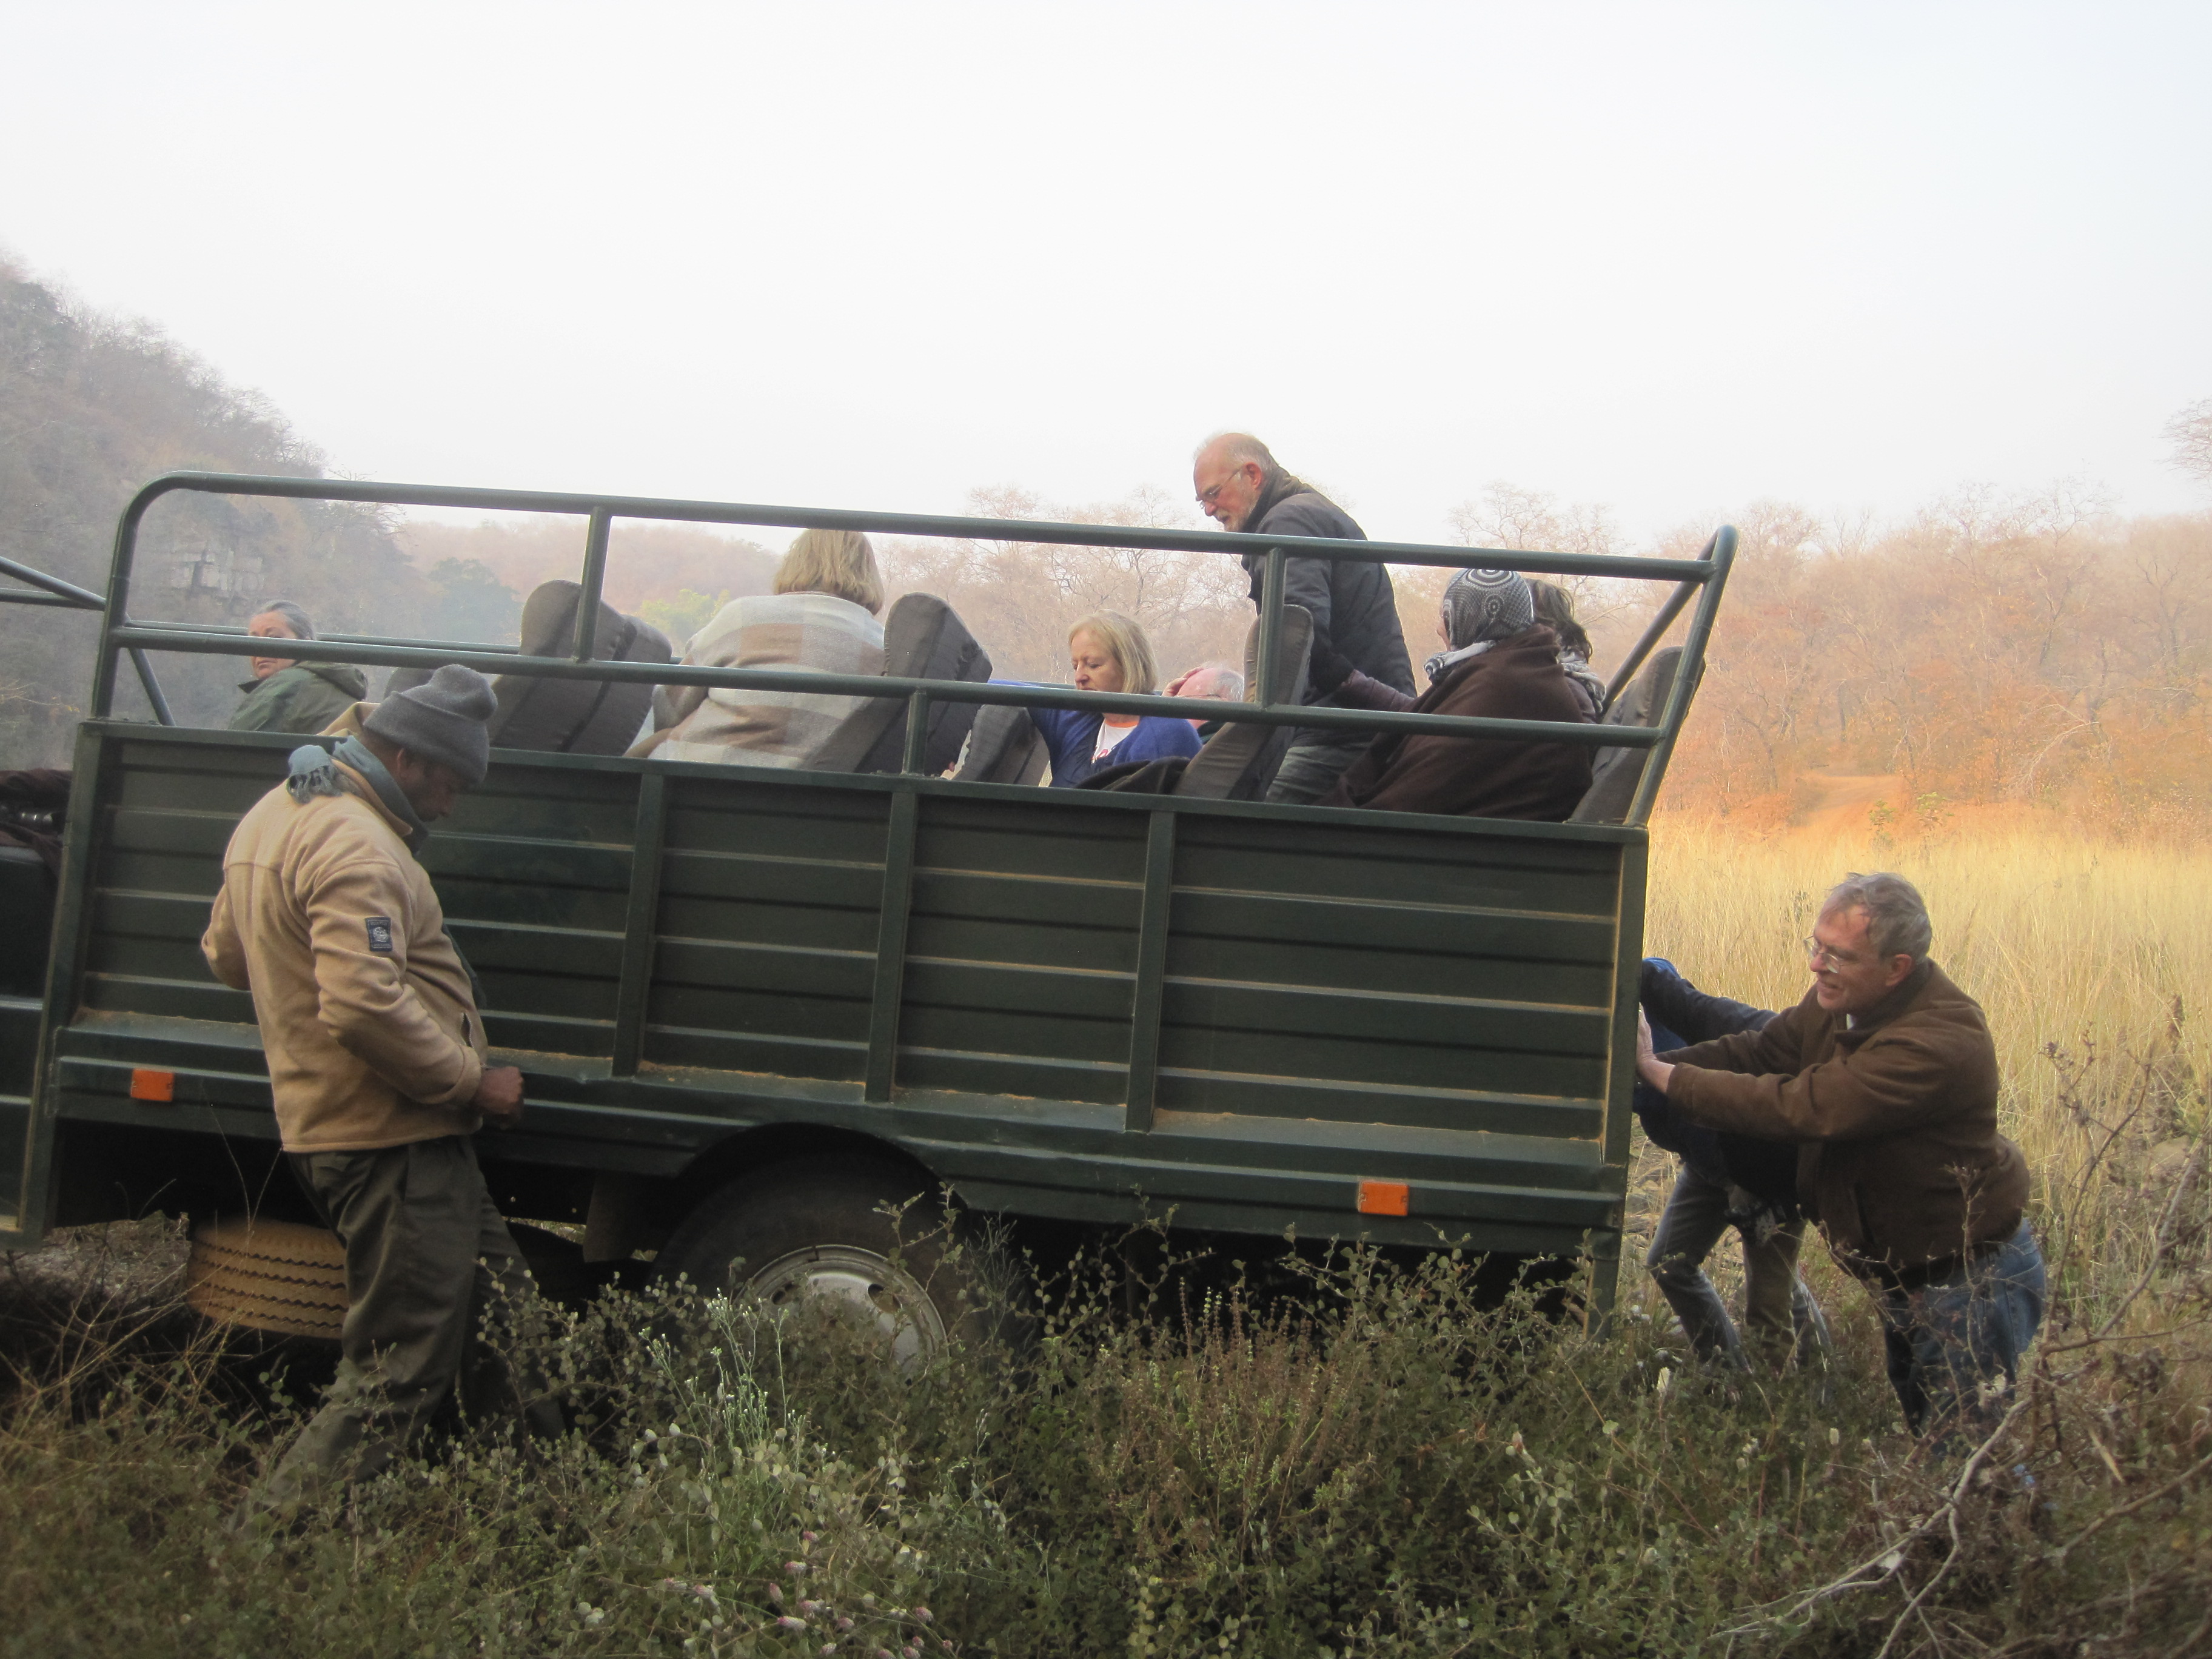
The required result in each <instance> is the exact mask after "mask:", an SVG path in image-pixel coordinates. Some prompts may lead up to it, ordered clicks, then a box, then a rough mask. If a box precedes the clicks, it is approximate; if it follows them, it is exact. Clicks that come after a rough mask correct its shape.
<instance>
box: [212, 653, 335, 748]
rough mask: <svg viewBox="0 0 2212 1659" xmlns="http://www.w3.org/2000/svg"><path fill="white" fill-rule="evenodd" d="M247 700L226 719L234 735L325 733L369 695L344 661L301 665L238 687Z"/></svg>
mask: <svg viewBox="0 0 2212 1659" xmlns="http://www.w3.org/2000/svg"><path fill="white" fill-rule="evenodd" d="M238 689H239V690H241V691H243V692H245V693H246V701H245V702H242V703H240V704H239V705H238V712H237V713H236V714H233V715H232V716H231V717H230V729H231V730H232V731H234V732H307V733H311V734H312V733H313V732H327V731H328V730H330V726H331V721H333V720H336V719H337V717H338V716H339V715H341V714H344V713H345V711H346V710H347V709H349V708H352V707H353V706H354V704H356V703H357V702H360V701H361V700H362V698H363V697H366V696H368V681H367V680H365V679H363V678H362V674H361V670H359V669H358V668H350V667H348V666H347V665H345V664H344V663H342V662H301V663H295V664H293V665H292V666H291V667H289V668H280V669H278V670H277V671H276V672H275V673H273V674H271V675H270V677H269V678H267V679H265V680H246V681H244V682H242V683H240V685H239V688H238Z"/></svg>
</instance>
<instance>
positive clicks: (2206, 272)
mask: <svg viewBox="0 0 2212 1659" xmlns="http://www.w3.org/2000/svg"><path fill="white" fill-rule="evenodd" d="M0 38H4V40H5V42H6V45H5V48H4V50H5V54H6V60H7V62H8V64H9V73H8V75H7V77H6V80H7V93H6V96H5V97H4V99H0V155H5V157H6V161H5V165H4V166H0V248H5V249H6V250H8V251H9V252H12V253H13V254H14V256H15V258H18V259H19V260H21V262H23V263H24V264H26V265H27V267H28V268H29V269H30V270H31V271H32V272H33V274H34V275H36V276H40V277H42V278H46V279H51V280H54V281H58V282H59V283H63V284H64V285H66V286H67V287H68V288H69V289H71V290H72V291H74V292H75V293H76V294H77V295H80V296H82V298H83V299H85V300H87V301H89V302H91V303H92V304H94V305H95V306H98V307H102V308H106V309H112V310H118V311H122V312H125V313H133V314H137V315H142V316H144V317H146V318H149V319H153V320H154V321H155V322H157V323H158V324H159V325H161V327H163V328H164V329H165V330H167V332H168V333H169V334H170V335H171V336H172V337H173V338H175V339H176V340H177V341H178V342H179V343H182V344H184V345H185V346H186V347H188V348H190V349H192V350H194V351H196V352H197V353H199V354H201V355H202V356H204V357H205V358H207V359H208V360H209V361H210V362H212V363H214V364H215V365H216V367H217V368H219V369H220V370H221V371H222V373H223V374H226V375H227V376H228V377H229V378H230V379H232V380H234V381H236V382H239V383H240V384H242V385H246V386H252V387H255V388H257V389H258V390H259V391H261V392H264V393H265V394H266V395H267V396H268V397H269V398H271V399H272V400H273V401H274V402H275V403H276V404H277V406H278V407H280V408H281V409H283V410H284V411H285V412H286V413H287V414H288V415H289V416H290V417H291V419H292V420H293V422H295V424H296V425H297V427H298V428H300V430H301V432H302V433H303V434H304V435H306V436H307V437H308V438H309V439H311V440H312V441H314V442H316V443H318V444H319V445H321V446H322V447H324V448H325V450H326V451H327V452H328V453H329V455H330V457H331V463H332V465H334V466H336V467H337V468H338V469H340V470H342V471H346V472H349V473H352V474H356V475H360V476H365V477H388V478H400V479H409V480H421V481H428V482H439V483H490V484H507V485H531V486H544V487H551V488H560V489H619V490H624V491H635V492H641V493H655V494H668V495H697V496H710V497H716V498H723V499H736V500H744V501H797V502H806V503H811V504H821V505H831V506H846V507H897V508H906V509H914V510H922V511H943V510H957V509H958V507H959V506H960V505H961V501H962V498H963V495H965V493H966V491H967V490H968V489H969V487H970V486H972V485H976V484H985V483H1010V482H1011V483H1024V484H1026V485H1028V486H1030V488H1032V489H1036V490H1038V491H1040V492H1041V493H1042V494H1043V495H1046V496H1047V497H1048V499H1052V500H1056V501H1078V502H1080V501H1098V500H1103V499H1107V498H1111V497H1114V496H1117V495H1121V494H1122V493H1124V492H1125V491H1127V490H1128V489H1130V488H1132V487H1133V486H1136V485H1139V484H1152V485H1157V486H1158V487H1159V488H1162V489H1170V490H1174V491H1176V492H1177V494H1178V495H1179V497H1181V498H1184V499H1187V498H1188V493H1189V469H1188V459H1189V453H1190V450H1191V448H1192V447H1193V445H1194V443H1195V442H1196V441H1198V440H1199V439H1200V438H1201V437H1202V436H1204V435H1206V433H1207V432H1209V431H1211V430H1213V429H1215V428H1222V427H1229V426H1240V427H1249V428H1251V429H1253V430H1255V431H1256V432H1258V433H1260V434H1261V435H1262V436H1263V437H1265V438H1266V439H1267V440H1268V441H1270V442H1271V443H1273V445H1274V447H1275V449H1276V451H1277V453H1278V454H1279V456H1280V457H1281V459H1283V460H1285V462H1286V463H1287V464H1289V465H1291V466H1292V467H1294V468H1297V469H1298V470H1300V471H1305V472H1308V473H1310V475H1311V476H1313V477H1316V478H1317V479H1320V480H1322V481H1324V482H1326V483H1328V485H1330V486H1331V487H1333V488H1334V489H1337V490H1339V491H1340V492H1341V493H1342V495H1343V496H1344V497H1345V498H1346V500H1347V501H1348V502H1349V503H1350V504H1351V505H1352V507H1354V509H1355V510H1356V512H1357V513H1358V516H1359V517H1360V519H1361V520H1363V521H1364V524H1365V525H1366V526H1367V528H1368V531H1369V532H1370V534H1374V535H1388V536H1393V537H1404V538H1424V539H1427V538H1442V537H1443V535H1444V534H1445V515H1446V514H1447V513H1448V512H1449V508H1450V507H1451V506H1452V505H1453V504H1454V503H1455V502H1456V501H1462V500H1464V499H1466V498H1468V497H1469V496H1472V495H1476V494H1478V493H1479V492H1480V490H1481V489H1482V487H1483V486H1484V485H1485V484H1486V483H1489V482H1491V481H1492V480H1497V479H1503V480H1508V481H1510V482H1512V483H1516V484H1518V485H1521V486H1522V487H1525V488H1530V489H1547V490H1551V491H1554V492H1557V493H1558V494H1559V495H1560V496H1561V497H1563V498H1565V499H1571V500H1580V501H1597V502H1604V503H1608V504H1610V505H1611V506H1612V507H1613V508H1614V510H1615V511H1616V513H1618V514H1619V516H1620V520H1622V522H1623V523H1624V524H1625V525H1626V526H1627V527H1629V528H1630V529H1631V530H1632V531H1634V532H1638V534H1639V535H1641V534H1645V533H1650V532H1656V531H1659V530H1662V529H1665V528H1668V527H1670V526H1674V525H1676V524H1678V523H1680V522H1681V521H1683V520H1687V519H1692V518H1699V517H1702V516H1705V515H1708V514H1712V513H1719V512H1722V511H1725V510H1728V509H1731V508H1734V507H1738V506H1740V505H1741V503H1743V502H1745V501H1747V500H1750V499H1752V498H1754V497H1758V496H1762V495H1769V496H1779V497H1784V498H1788V499H1793V500H1796V501H1802V502H1804V503H1806V504H1807V505H1808V506H1811V507H1814V508H1815V509H1816V510H1820V511H1827V510H1831V509H1839V508H1840V509H1848V508H1854V507H1872V508H1874V509H1875V510H1876V511H1878V512H1881V513H1888V514H1895V513H1903V512H1905V511H1906V510H1909V509H1910V508H1911V507H1915V506H1917V505H1918V504H1919V503H1921V502H1923V501H1926V500H1928V499H1929V498H1930V497H1931V496H1934V495H1939V494H1941V493H1942V492H1944V491H1946V490H1948V489H1953V488H1955V487H1956V486H1958V485H1960V483H1966V482H1968V481H1987V482H1990V483H1995V484H1996V485H1998V486H2000V487H2002V488H2004V489H2028V488H2033V487H2036V486H2039V485H2042V484H2045V483H2050V482H2051V481H2052V480H2054V479H2056V478H2058V477H2068V476H2070V477H2078V478H2082V479H2086V480H2089V481H2092V482H2094V483H2101V484H2103V485H2105V486H2106V487H2108V488H2109V489H2111V490H2112V492H2113V494H2114V495H2115V496H2116V497H2117V498H2118V504H2119V505H2120V506H2121V507H2124V509H2127V510H2131V511H2153V510H2165V509H2171V508H2181V507H2196V506H2201V505H2203V504H2205V501H2206V496H2205V495H2204V492H2203V490H2202V489H2197V488H2195V487H2193V486H2191V484H2189V483H2187V482H2186V481H2185V479H2184V478H2182V477H2180V476H2179V474H2177V473H2175V472H2173V471H2171V470H2170V469H2168V468H2167V467H2166V465H2164V464H2163V458H2164V455H2165V453H2166V443H2165V441H2164V440H2163V439H2162V437H2161V435H2160V428H2162V427H2163V425H2164V424H2165V423H2166V421H2167V420H2168V419H2169V418H2170V417H2171V416H2172V415H2173V414H2174V413H2175V411H2176V410H2179V408H2181V407H2182V406H2183V405H2185V404H2189V403H2191V402H2194V401H2195V400H2197V399H2198V398H2206V397H2212V304H2208V300H2212V191H2208V190H2207V188H2206V182H2205V175H2206V171H2207V162H2208V161H2212V97H2208V96H2207V94H2206V92H2205V86H2206V71H2207V67H2208V65H2212V6H2206V5H2203V4H2202V3H2197V4H2191V5H2173V6H2148V5H2142V6H2134V5H2124V4H2114V3H2095V4H2090V3H2083V4H2079V5H2075V6H2067V7H2060V6H2039V5H2031V4H2024V3H2018V0H2012V3H2003V4H1996V5H1945V4H1935V3H1928V0H1917V3H1912V4H1896V5H1887V4H1880V3H1868V0H1854V3H1850V4H1842V5H1833V6H1817V5H1811V4H1775V3H1762V4H1757V5H1746V6H1741V7H1732V6H1690V5H1650V4H1638V5H1624V6H1573V5H1547V6H1531V5H1527V4H1512V5H1476V4H1455V5H1449V6H1436V7H1430V6H1419V5H1388V4H1379V3H1369V4H1364V5H1346V4H1331V5H1326V6H1322V5H1315V6H1305V5H1297V4H1286V3H1280V0H1277V3H1270V4H1266V5H1258V6H1249V7H1245V6H1228V5H1218V6H1216V5H1205V4H1179V5H1175V6H1170V7H1164V8H1159V9H1151V8H1146V7H1142V6H1138V5H1133V4H1130V3H1127V0H1117V3H1114V4H1110V5H1096V6H1086V5H1077V4H1072V3H1060V4H1052V5H1043V4H1036V3H1027V4H1022V5H1018V6H1005V7H996V6H992V7H974V6H954V5H944V4H927V3H920V4H917V3H906V4H898V5H885V6H867V5H840V4H834V3H813V4H807V5H793V4H788V3H786V4H781V5H775V6H757V7H756V6H743V5H737V4H729V3H724V4H717V5H711V6H701V7H696V8H692V7H684V6H675V5H665V6H660V5H650V4H638V5H630V6H619V7H617V6H611V5H605V4H600V5H595V6H591V7H582V6H576V7H570V6H563V5H556V4H550V3H545V0H534V3H532V4H529V5H526V6H516V7H512V8H509V7H502V6H492V5H471V4H467V3H456V0H446V3H441V4H439V5H435V6H428V7H421V8H416V7H410V6H406V5H399V4H392V3H379V4H377V5H374V6H348V5H338V4H325V5H314V6H303V5H300V4H297V3H289V4H285V5H281V6H274V5H272V6H266V7H252V6H222V5H213V4H194V5H190V6H175V5H161V6H155V5H150V4H149V5H145V6H118V5H109V4H100V3H88V0H71V3H69V4H66V5H64V4H58V3H55V0H32V3H21V0H0Z"/></svg>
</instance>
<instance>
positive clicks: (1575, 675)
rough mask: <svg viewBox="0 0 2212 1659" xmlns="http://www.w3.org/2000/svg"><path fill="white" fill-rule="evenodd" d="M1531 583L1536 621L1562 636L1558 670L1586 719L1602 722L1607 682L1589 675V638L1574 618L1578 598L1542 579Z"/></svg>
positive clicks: (1531, 577) (1592, 674) (1533, 578)
mask: <svg viewBox="0 0 2212 1659" xmlns="http://www.w3.org/2000/svg"><path fill="white" fill-rule="evenodd" d="M1528 592H1530V593H1531V594H1533V595H1534V597H1535V600H1536V620H1537V621H1538V622H1540V623H1544V624H1546V625H1547V627H1549V628H1550V629H1551V630H1552V631H1553V633H1554V634H1557V635H1559V666H1560V667H1562V668H1564V669H1565V670H1566V671H1567V678H1568V679H1569V680H1570V681H1571V682H1572V684H1573V685H1574V688H1575V695H1576V696H1578V697H1580V698H1581V699H1582V700H1583V710H1584V711H1585V712H1584V713H1583V719H1584V720H1601V719H1603V718H1604V716H1605V682H1604V681H1603V680H1601V679H1600V678H1598V677H1597V676H1596V675H1595V674H1594V673H1592V672H1591V671H1590V636H1589V633H1588V632H1587V631H1586V630H1585V629H1583V625H1582V623H1581V621H1580V619H1579V618H1577V617H1576V615H1575V596H1574V595H1573V594H1571V593H1570V592H1567V590H1566V589H1565V588H1564V587H1561V586H1559V584H1558V583H1557V582H1547V581H1546V580H1544V579H1543V578H1542V577H1541V576H1530V577H1528Z"/></svg>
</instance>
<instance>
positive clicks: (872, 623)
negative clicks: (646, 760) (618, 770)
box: [630, 530, 884, 766]
mask: <svg viewBox="0 0 2212 1659" xmlns="http://www.w3.org/2000/svg"><path fill="white" fill-rule="evenodd" d="M883 608H884V579H883V576H882V574H881V573H880V572H879V571H878V569H877V568H876V553H875V550H874V549H873V548H872V547H871V546H870V545H869V544H868V538H866V536H862V535H858V534H856V533H854V532H852V531H849V530H807V531H802V532H799V537H798V538H797V539H796V540H794V541H793V543H792V544H791V548H790V550H789V551H787V553H785V554H784V556H783V558H782V561H781V562H780V563H779V564H778V565H777V566H776V568H775V591H774V592H770V593H766V594H752V595H750V596H748V597H746V598H744V599H732V600H731V601H730V602H729V604H727V605H724V606H723V607H722V608H721V610H720V611H718V612H716V613H715V616H714V620H713V621H712V622H710V623H708V624H707V625H706V626H705V627H704V628H702V629H700V630H699V631H698V632H697V633H696V634H695V635H692V636H691V644H690V647H689V648H688V649H687V650H686V651H685V652H684V661H685V662H686V663H689V664H691V665H696V666H701V667H710V668H763V669H805V670H809V671H813V672H815V673H820V674H880V673H882V672H883V671H884V625H883V623H880V622H879V621H878V620H877V613H878V611H881V610H882V609H883ZM866 701H867V699H866V698H865V697H842V696H829V695H826V694H824V693H822V692H818V691H748V690H736V689H732V688H718V689H716V690H711V691H710V690H706V689H705V688H703V687H701V686H696V685H684V686H664V687H662V688H661V690H660V691H659V693H658V694H657V695H656V696H655V697H654V700H653V708H654V723H655V725H656V726H658V727H659V730H656V731H655V732H653V735H652V736H651V737H649V738H645V739H644V740H643V741H642V742H641V743H640V744H638V745H637V746H636V747H635V749H633V750H631V751H630V752H631V753H632V754H650V755H657V756H659V757H660V758H661V759H663V760H681V761H725V762H729V763H733V764H738V765H744V766H804V765H805V763H806V762H807V759H808V757H810V756H811V755H812V754H813V752H814V751H815V750H816V749H817V748H818V747H819V746H820V745H821V743H822V741H823V738H827V737H828V736H829V734H830V733H831V732H834V731H836V729H837V727H838V726H839V724H840V723H842V721H843V720H844V719H845V717H846V716H847V715H848V714H852V713H853V712H854V710H855V709H857V708H860V705H861V704H862V703H864V702H866Z"/></svg>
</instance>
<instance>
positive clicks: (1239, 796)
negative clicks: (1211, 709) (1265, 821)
mask: <svg viewBox="0 0 2212 1659" xmlns="http://www.w3.org/2000/svg"><path fill="white" fill-rule="evenodd" d="M1259 654H1260V619H1259V618H1258V617H1254V618H1253V619H1252V626H1251V627H1250V628H1249V629H1247V630H1246V632H1245V635H1244V684H1247V685H1249V686H1254V687H1256V686H1258V684H1260V678H1259V668H1258V658H1259ZM1312 655H1313V613H1312V612H1311V611H1308V610H1307V609H1306V608H1305V606H1304V605H1285V606H1284V607H1283V638H1282V651H1281V653H1280V655H1279V657H1278V658H1277V659H1276V662H1275V681H1274V684H1273V687H1272V688H1271V691H1272V695H1271V696H1269V698H1268V701H1269V702H1277V703H1285V702H1288V703H1296V702H1304V700H1305V695H1306V665H1307V662H1308V661H1309V659H1310V658H1311V657H1312ZM1235 707H1236V705H1235V704H1233V703H1231V704H1228V705H1225V710H1226V709H1229V708H1235ZM1229 722H1230V723H1229V724H1228V725H1226V726H1223V727H1222V728H1221V730H1219V731H1218V732H1215V733H1214V734H1213V735H1212V737H1211V738H1207V739H1206V747H1205V748H1203V749H1201V750H1199V751H1198V753H1197V754H1195V755H1194V756H1193V757H1191V762H1190V764H1189V765H1188V766H1186V767H1184V768H1183V769H1182V776H1181V777H1180V778H1178V779H1176V784H1175V790H1174V793H1176V794H1178V795H1193V796H1196V797H1197V798H1199V799H1202V800H1260V799H1264V798H1265V797H1266V795H1267V785H1268V782H1269V781H1270V780H1272V779H1273V777H1274V775H1275V769H1276V768H1277V767H1279V766H1280V765H1281V764H1282V763H1283V751H1284V750H1286V749H1288V748H1289V747H1290V746H1291V733H1292V732H1294V731H1296V730H1297V728H1296V727H1295V726H1258V725H1254V724H1252V723H1251V722H1249V721H1246V722H1243V723H1241V724H1240V723H1239V722H1238V721H1237V720H1235V718H1234V717H1233V716H1231V717H1229Z"/></svg>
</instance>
